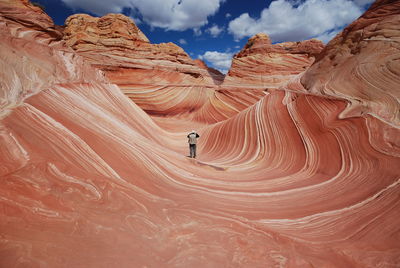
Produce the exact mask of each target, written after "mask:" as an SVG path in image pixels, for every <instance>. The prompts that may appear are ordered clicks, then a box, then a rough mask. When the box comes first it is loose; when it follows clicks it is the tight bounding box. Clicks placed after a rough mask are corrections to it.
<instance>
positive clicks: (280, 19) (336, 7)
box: [229, 0, 369, 42]
mask: <svg viewBox="0 0 400 268" xmlns="http://www.w3.org/2000/svg"><path fill="white" fill-rule="evenodd" d="M356 1H357V0H356ZM367 1H369V0H358V2H360V3H361V2H367ZM296 3H297V2H296V1H295V2H293V0H292V1H290V0H277V1H273V2H272V3H271V4H270V6H269V7H268V8H265V9H264V10H262V12H261V14H260V18H252V17H250V16H249V14H248V13H243V14H242V15H240V16H239V17H237V18H236V19H234V20H232V21H231V22H230V23H229V32H230V33H231V34H233V36H234V38H235V40H240V39H242V38H244V37H250V36H252V35H255V34H257V33H260V32H264V33H267V34H268V35H269V36H270V37H271V39H272V41H273V42H282V41H299V40H304V39H309V38H312V37H317V36H322V37H327V36H329V35H330V34H331V33H332V32H334V31H339V30H341V29H342V28H343V27H344V26H345V25H347V24H349V23H351V22H352V21H353V20H355V19H356V18H357V17H359V16H360V15H361V14H362V9H361V7H360V6H358V5H357V4H356V3H355V2H353V1H350V0H306V1H305V2H302V3H300V4H298V3H297V5H296Z"/></svg>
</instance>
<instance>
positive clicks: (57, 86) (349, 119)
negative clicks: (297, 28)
mask: <svg viewBox="0 0 400 268" xmlns="http://www.w3.org/2000/svg"><path fill="white" fill-rule="evenodd" d="M396 10H399V8H398V1H379V2H377V3H376V4H375V5H374V6H373V7H372V8H371V10H370V11H368V12H369V13H368V14H370V15H368V16H363V17H362V18H361V21H358V22H356V23H355V24H353V25H352V26H350V28H347V29H346V30H345V32H344V34H342V37H343V38H339V39H338V38H337V39H335V40H334V41H333V43H331V44H330V45H328V47H327V48H326V49H325V50H324V51H323V52H322V54H320V55H319V56H317V61H316V63H314V65H313V66H312V67H311V68H310V69H308V70H306V71H305V72H300V73H298V72H299V70H300V71H301V68H300V66H302V64H300V63H301V62H303V63H304V64H306V63H311V62H312V60H313V58H314V52H313V51H314V46H315V47H316V48H317V49H318V46H319V45H318V43H314V41H308V42H307V41H305V42H300V43H285V44H277V45H271V44H270V42H269V40H268V38H267V37H266V36H263V35H258V36H256V37H255V38H253V39H251V40H252V44H249V46H247V47H246V48H244V49H243V51H242V52H241V53H239V54H240V57H239V56H237V59H236V60H238V61H242V63H241V64H238V65H237V66H236V67H235V66H233V67H234V68H233V71H232V72H233V73H234V71H235V68H236V70H240V69H242V70H244V72H243V77H242V78H241V77H235V76H228V77H227V79H225V80H224V81H223V83H222V84H220V83H221V82H222V80H220V79H216V78H220V75H219V74H218V72H217V71H215V70H212V69H210V68H207V67H206V66H205V64H204V62H201V61H199V60H192V59H190V57H188V56H187V55H186V53H184V52H183V50H181V49H180V48H179V47H177V46H175V45H172V44H171V45H168V44H165V45H152V44H150V43H149V42H147V41H146V39H144V38H143V37H140V38H139V34H138V33H139V32H138V31H136V30H135V28H134V27H133V26H132V25H130V24H129V22H127V21H126V20H125V19H119V18H117V17H118V16H117V17H115V16H111V17H110V18H111V20H112V21H114V20H115V21H114V22H113V23H115V25H120V26H121V29H119V31H110V29H107V27H106V29H103V30H104V31H103V32H102V34H103V36H102V37H101V38H100V37H99V39H101V40H98V39H97V37H98V36H100V32H98V33H97V34H90V36H89V34H88V33H86V32H85V33H81V34H82V35H83V36H84V38H86V39H87V40H88V42H87V43H86V42H80V41H79V40H78V39H79V38H78V39H74V37H72V36H73V35H74V34H73V33H71V34H70V35H68V38H67V37H66V36H67V35H64V30H66V31H68V30H70V29H72V28H70V29H67V28H68V27H67V28H65V29H63V28H62V27H55V26H54V25H53V24H52V21H51V19H50V18H49V17H48V16H47V15H46V14H45V13H43V11H42V10H40V9H39V8H37V7H34V6H33V5H31V4H30V3H29V2H27V1H22V0H0V39H1V42H0V183H1V186H0V238H1V239H0V267H7V268H8V267H88V268H92V267H96V268H109V267H122V268H128V267H165V268H176V267H190V268H203V267H239V268H242V267H243V268H247V267H282V268H299V267H300V268H302V267H304V268H305V267H327V268H348V267H349V268H350V267H351V268H366V267H368V268H373V267H380V268H392V267H398V264H399V263H400V249H399V240H400V209H399V207H400V196H399V193H400V178H399V174H400V165H399V163H400V138H399V137H400V129H399V128H398V127H396V126H395V123H396V121H395V120H392V119H391V117H384V116H383V115H385V114H390V113H391V112H392V111H393V109H394V108H393V107H395V106H394V104H393V103H392V101H393V98H396V96H398V92H399V90H400V89H399V88H398V87H394V88H390V87H392V86H394V85H395V86H397V85H398V84H396V83H397V81H398V75H396V74H398V73H397V71H398V63H399V61H398V59H399V57H398V51H397V46H398V35H397V33H398V31H399V28H398V25H399V24H398V21H397V20H396V16H397V15H395V14H397V13H396V12H397V11H396ZM381 14H386V15H387V16H381ZM397 17H398V16H397ZM82 18H83V19H84V20H86V19H85V18H84V17H82ZM389 18H390V19H389ZM88 20H89V21H91V19H90V18H88ZM78 21H79V19H78ZM361 22H364V24H363V23H361ZM380 22H381V23H380ZM113 23H110V24H108V23H106V24H107V25H112V24H113ZM83 25H86V24H85V23H84V24H83ZM96 25H97V24H96ZM364 26H365V27H364ZM70 27H72V26H70ZM74 27H76V30H77V29H78V28H79V27H82V26H79V27H77V26H76V25H75V26H74ZM85 27H86V26H84V27H83V28H85ZM91 27H92V28H95V26H91ZM96 27H97V26H96ZM83 28H82V29H83ZM128 29H131V30H128ZM85 31H86V30H85ZM135 31H136V35H135V34H134V32H135ZM372 33H374V34H372ZM363 34H365V35H366V36H368V38H367V39H365V38H364V35H363ZM76 36H78V35H76ZM110 36H114V37H112V38H111V39H112V40H111V41H104V40H106V39H110ZM134 36H136V37H134ZM64 37H65V39H64ZM350 37H351V38H350ZM349 38H350V39H349ZM72 40H74V41H72ZM95 40H97V41H95ZM116 40H118V42H114V41H116ZM67 42H71V43H70V45H71V44H73V45H71V46H69V45H67ZM120 43H122V44H123V45H120ZM285 48H288V50H290V51H291V53H288V52H287V51H288V50H286V49H285ZM353 48H354V49H353ZM335 50H336V51H337V53H334V52H335ZM266 51H269V52H266ZM271 51H274V52H271ZM295 51H297V52H298V53H297V54H296V53H294V52H295ZM379 51H382V53H383V55H381V56H379V53H378V52H379ZM283 52H284V53H283ZM292 52H293V53H292ZM264 54H265V55H267V56H265V57H264V56H263V55H264ZM163 57H164V58H163ZM253 59H257V60H259V63H257V64H256V65H255V66H254V68H255V69H256V67H257V66H258V65H263V66H265V65H267V66H270V67H271V68H272V71H270V73H269V74H268V75H265V76H264V77H263V80H262V81H261V80H260V81H259V82H257V80H256V79H255V78H254V76H255V72H253V73H252V72H251V70H250V69H246V68H244V66H246V64H248V65H249V64H250V62H252V60H253ZM272 59H276V65H274V64H273V60H272ZM336 60H337V61H338V62H336ZM368 60H371V61H372V62H368ZM290 61H293V62H294V63H295V65H294V66H292V67H290V66H289V62H290ZM347 61H348V63H349V66H350V67H349V68H348V67H347V65H346V64H345V63H346V62H347ZM336 63H337V64H336ZM377 65H378V66H377ZM339 67H342V70H343V71H342V72H340V70H339ZM274 68H275V69H274ZM290 68H291V69H290ZM258 71H260V70H258ZM349 72H355V73H356V74H355V76H356V79H351V75H350V74H348V73H349ZM104 74H106V75H104ZM259 75H262V74H259ZM340 75H342V76H343V79H346V81H341V79H340ZM268 76H273V77H274V78H276V79H277V81H276V82H273V81H272V82H269V83H264V81H266V79H267V77H268ZM278 78H279V79H278ZM286 79H290V80H288V82H286V83H283V81H284V80H286ZM314 79H315V80H316V81H314ZM347 80H348V81H347ZM234 81H236V82H237V83H236V84H230V85H229V83H233V82H234ZM242 82H243V83H242ZM261 82H263V83H264V84H263V83H261ZM395 82H396V83H395ZM115 83H117V84H118V85H116V84H115ZM258 83H259V84H258ZM280 84H283V85H281V86H279V87H278V85H280ZM369 84H371V85H373V86H374V87H375V88H376V90H377V91H378V90H379V91H378V92H379V94H380V95H382V99H377V97H376V95H374V94H373V88H372V87H370V85H369ZM266 85H269V86H270V87H268V90H267V91H265V88H263V87H264V86H266ZM274 87H276V88H274ZM342 87H343V88H342ZM363 88H366V89H367V90H366V91H365V92H364V91H362V93H365V94H360V93H359V91H358V90H362V89H363ZM381 89H385V90H381ZM329 90H330V91H329ZM122 91H123V92H124V93H125V94H126V95H128V96H130V97H131V99H129V98H127V96H126V95H124V94H123V92H122ZM327 93H329V95H328V94H327ZM378 97H379V96H378ZM352 99H357V100H362V101H363V102H365V103H367V102H366V101H367V100H368V101H369V104H367V105H366V106H365V107H366V108H368V109H370V110H368V111H369V112H368V113H354V115H352V116H343V112H344V111H345V112H346V107H349V106H350V104H352V103H351V102H352ZM132 100H133V101H132ZM376 100H379V101H376ZM352 105H354V104H352ZM350 107H351V106H350ZM363 107H364V106H363ZM192 129H196V130H197V131H198V132H199V134H200V136H201V137H200V139H199V141H198V158H197V159H188V158H187V157H186V155H187V153H188V148H187V147H188V145H187V138H186V135H187V132H188V131H190V130H192Z"/></svg>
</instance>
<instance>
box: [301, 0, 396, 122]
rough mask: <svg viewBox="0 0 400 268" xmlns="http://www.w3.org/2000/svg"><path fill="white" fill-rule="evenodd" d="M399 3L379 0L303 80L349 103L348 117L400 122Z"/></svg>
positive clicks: (307, 85) (308, 86) (335, 41)
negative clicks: (375, 118) (365, 117)
mask: <svg viewBox="0 0 400 268" xmlns="http://www.w3.org/2000/svg"><path fill="white" fill-rule="evenodd" d="M399 25H400V2H399V1H383V0H380V1H377V2H376V3H375V4H373V5H372V6H371V8H370V9H369V10H368V11H367V12H366V13H365V14H364V15H362V16H361V17H360V18H359V19H358V20H356V21H355V22H353V23H352V24H351V25H350V26H349V27H347V28H346V29H345V30H344V31H343V32H342V33H341V34H339V35H337V36H336V37H335V38H334V39H333V40H332V41H331V42H329V44H328V45H327V47H326V48H325V49H324V51H323V52H322V53H321V55H320V56H319V58H318V59H317V61H316V63H315V64H314V65H313V66H312V67H311V69H310V70H308V71H307V73H306V75H305V76H303V78H302V84H303V85H304V86H305V88H306V89H307V90H308V91H309V92H311V93H315V94H322V95H329V96H334V97H336V98H342V99H345V100H347V101H349V103H350V105H349V107H348V108H347V109H346V114H347V116H359V115H363V114H371V115H373V116H375V117H377V118H379V119H381V120H383V121H385V122H387V123H389V124H393V125H394V126H396V127H397V128H398V127H399V126H400V109H399V108H400V104H399V98H400V91H399V89H398V88H399V86H398V85H399V84H400V61H399V59H400V30H399Z"/></svg>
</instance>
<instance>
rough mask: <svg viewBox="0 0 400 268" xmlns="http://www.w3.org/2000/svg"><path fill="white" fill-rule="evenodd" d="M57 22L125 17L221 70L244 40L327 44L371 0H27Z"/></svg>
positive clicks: (153, 39) (150, 34)
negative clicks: (265, 37) (258, 37)
mask: <svg viewBox="0 0 400 268" xmlns="http://www.w3.org/2000/svg"><path fill="white" fill-rule="evenodd" d="M32 1H33V2H37V3H40V4H42V5H43V6H45V11H46V12H47V14H49V15H50V16H51V17H52V18H53V20H54V22H55V23H56V24H58V25H63V24H64V21H65V19H66V18H67V17H68V16H70V15H72V14H75V13H88V14H91V15H93V16H102V15H105V14H108V13H123V14H125V15H127V16H129V17H131V18H132V19H133V20H134V21H135V22H136V24H137V25H138V26H139V28H140V29H141V30H142V31H143V32H144V33H145V35H146V36H147V37H148V38H149V40H150V42H151V43H162V42H173V43H176V44H178V45H179V46H181V47H182V48H183V49H184V50H185V51H186V52H187V53H188V54H189V55H190V56H191V57H192V58H193V59H196V58H201V59H203V60H204V61H205V62H206V63H207V64H208V65H209V66H211V67H214V68H217V69H219V70H221V71H223V72H226V71H227V70H228V69H229V66H230V62H231V57H232V56H233V54H234V53H236V52H238V51H239V50H240V49H241V48H242V47H243V46H244V44H245V43H246V42H247V39H248V38H249V37H251V36H253V35H254V34H256V33H259V32H265V33H267V34H269V35H270V37H271V39H272V41H273V42H274V43H276V42H285V41H300V40H305V39H310V38H318V39H320V40H322V41H323V42H328V41H329V40H330V39H332V38H333V37H334V36H335V35H336V34H337V33H338V32H339V31H341V30H342V29H343V28H344V27H345V26H346V25H348V24H349V23H351V22H352V21H354V20H355V19H356V18H358V17H359V16H360V15H361V14H362V13H363V12H364V11H365V10H366V9H367V8H368V7H369V5H370V4H371V3H372V2H373V0H274V1H271V0H269V1H268V0H32Z"/></svg>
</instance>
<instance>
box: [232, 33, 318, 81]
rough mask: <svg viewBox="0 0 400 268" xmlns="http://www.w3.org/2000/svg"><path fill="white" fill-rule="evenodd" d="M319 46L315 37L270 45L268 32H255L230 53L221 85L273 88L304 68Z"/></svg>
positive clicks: (311, 60) (309, 63)
mask: <svg viewBox="0 0 400 268" xmlns="http://www.w3.org/2000/svg"><path fill="white" fill-rule="evenodd" d="M323 47H324V45H323V44H322V42H321V41H319V40H316V39H311V40H307V41H301V42H286V43H280V44H274V45H273V44H272V43H271V40H270V39H269V37H268V35H266V34H257V35H255V36H253V37H251V38H250V39H249V40H248V42H247V44H246V45H245V47H244V48H243V49H242V50H241V51H240V52H239V53H238V54H236V55H235V56H234V58H233V60H232V66H231V69H230V70H229V72H228V76H227V77H226V78H225V85H234V84H239V85H241V86H246V85H247V87H250V88H254V87H261V88H267V87H268V88H277V87H279V86H282V85H284V84H285V83H287V82H288V81H289V80H290V79H291V78H293V76H295V75H297V74H299V73H301V72H303V71H305V70H306V69H307V68H308V67H309V66H310V65H311V64H312V63H313V62H314V59H315V56H316V55H318V54H319V53H320V52H321V50H322V48H323Z"/></svg>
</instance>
